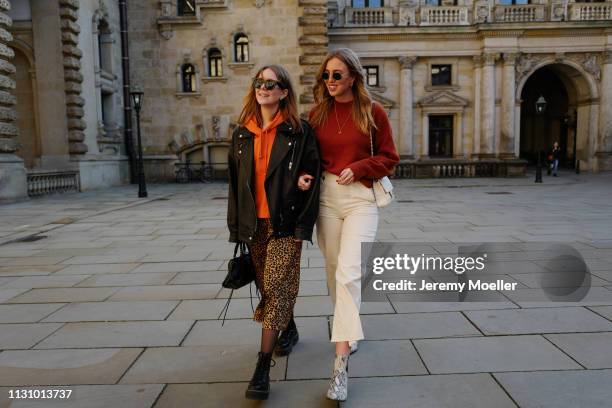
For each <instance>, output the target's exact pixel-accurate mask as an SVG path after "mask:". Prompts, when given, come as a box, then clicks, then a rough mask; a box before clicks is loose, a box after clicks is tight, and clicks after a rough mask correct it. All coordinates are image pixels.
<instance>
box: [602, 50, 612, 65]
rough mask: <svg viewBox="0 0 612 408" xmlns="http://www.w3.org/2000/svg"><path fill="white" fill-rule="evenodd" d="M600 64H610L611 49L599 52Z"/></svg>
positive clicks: (611, 60) (611, 62)
mask: <svg viewBox="0 0 612 408" xmlns="http://www.w3.org/2000/svg"><path fill="white" fill-rule="evenodd" d="M601 63H602V64H612V51H604V52H602V53H601Z"/></svg>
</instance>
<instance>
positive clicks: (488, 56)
mask: <svg viewBox="0 0 612 408" xmlns="http://www.w3.org/2000/svg"><path fill="white" fill-rule="evenodd" d="M498 58H499V54H497V53H495V52H487V53H484V54H482V60H483V64H484V65H495V61H497V59H498Z"/></svg>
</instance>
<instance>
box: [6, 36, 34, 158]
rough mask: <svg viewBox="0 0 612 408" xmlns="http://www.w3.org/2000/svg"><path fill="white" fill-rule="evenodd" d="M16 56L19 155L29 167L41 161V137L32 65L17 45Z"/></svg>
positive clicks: (14, 60)
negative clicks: (38, 126) (37, 124)
mask: <svg viewBox="0 0 612 408" xmlns="http://www.w3.org/2000/svg"><path fill="white" fill-rule="evenodd" d="M14 50H15V58H14V59H13V60H12V63H13V64H14V65H15V68H16V69H17V72H16V73H15V82H16V86H15V90H13V92H12V93H13V95H15V97H16V98H17V105H16V106H15V110H16V111H17V123H16V124H17V127H18V128H19V142H20V144H21V148H20V149H19V150H18V151H17V153H16V154H17V155H18V156H19V157H21V158H22V159H23V161H24V164H25V167H26V168H28V169H31V168H35V167H37V166H38V165H39V164H40V163H39V162H40V139H39V137H38V132H37V129H36V117H35V112H36V109H35V99H34V88H33V81H32V72H33V69H32V66H31V64H30V61H29V59H28V58H27V56H26V55H25V54H24V53H23V52H22V51H21V50H20V49H19V48H17V47H14Z"/></svg>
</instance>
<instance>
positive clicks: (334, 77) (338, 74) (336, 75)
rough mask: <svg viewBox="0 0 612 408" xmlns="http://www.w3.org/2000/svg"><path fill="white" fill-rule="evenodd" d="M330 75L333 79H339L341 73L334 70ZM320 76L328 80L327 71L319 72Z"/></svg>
mask: <svg viewBox="0 0 612 408" xmlns="http://www.w3.org/2000/svg"><path fill="white" fill-rule="evenodd" d="M331 77H332V78H333V79H334V81H339V80H341V79H342V74H341V73H340V72H334V73H333V74H331ZM321 78H322V79H323V80H324V81H329V72H327V71H325V72H323V73H322V74H321Z"/></svg>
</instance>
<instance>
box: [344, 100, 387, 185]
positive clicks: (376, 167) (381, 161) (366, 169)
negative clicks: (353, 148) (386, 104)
mask: <svg viewBox="0 0 612 408" xmlns="http://www.w3.org/2000/svg"><path fill="white" fill-rule="evenodd" d="M372 115H373V116H374V122H375V123H376V127H377V128H378V129H376V130H375V131H374V132H373V134H372V138H373V142H374V156H370V157H368V158H365V159H361V160H358V161H356V162H353V163H351V164H350V165H349V166H348V167H349V168H350V169H351V170H353V174H354V177H355V181H359V180H361V179H363V178H367V179H372V178H373V179H379V178H381V177H384V176H389V175H391V174H393V168H394V167H395V165H396V164H398V163H399V155H398V154H397V150H396V149H395V143H394V142H393V134H392V131H391V123H389V118H388V117H387V114H386V113H385V110H384V108H383V107H382V106H381V105H380V104H378V103H376V102H375V103H373V104H372ZM368 143H369V142H368ZM368 150H369V148H368Z"/></svg>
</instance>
